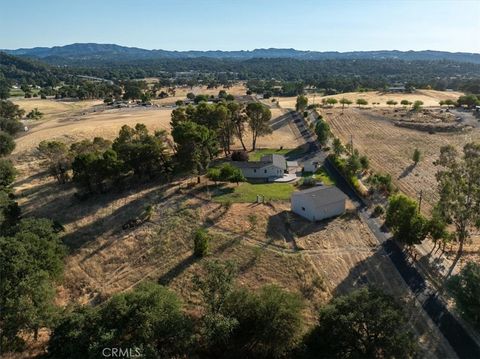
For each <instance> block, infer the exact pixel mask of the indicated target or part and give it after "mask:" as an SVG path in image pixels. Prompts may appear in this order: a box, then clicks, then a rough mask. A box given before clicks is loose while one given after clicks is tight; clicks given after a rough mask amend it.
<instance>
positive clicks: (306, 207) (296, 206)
mask: <svg viewBox="0 0 480 359" xmlns="http://www.w3.org/2000/svg"><path fill="white" fill-rule="evenodd" d="M290 202H291V210H292V212H294V213H296V214H298V215H299V216H302V217H304V218H306V219H308V220H309V221H312V222H315V221H320V220H322V219H326V218H331V217H335V216H339V215H341V214H343V213H345V208H346V202H347V196H346V195H345V194H344V193H343V192H342V191H340V190H339V189H338V188H337V187H335V186H315V187H312V188H309V189H306V190H303V191H297V192H294V193H293V194H292V197H291V200H290Z"/></svg>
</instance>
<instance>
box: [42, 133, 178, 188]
mask: <svg viewBox="0 0 480 359" xmlns="http://www.w3.org/2000/svg"><path fill="white" fill-rule="evenodd" d="M170 148H171V144H170V143H169V141H168V139H167V135H166V133H165V132H164V131H157V132H155V133H154V134H150V133H149V131H148V130H147V128H146V127H145V125H143V124H137V125H136V126H135V127H134V128H132V127H129V126H127V125H125V126H123V127H122V128H121V130H120V132H119V134H118V137H117V138H115V140H114V141H113V142H111V141H108V140H105V139H103V138H100V137H96V138H94V139H93V140H91V141H90V140H83V141H81V142H77V143H74V144H72V145H71V146H70V147H68V146H66V145H65V144H64V143H62V142H59V141H42V142H41V143H40V144H39V146H38V151H39V153H40V155H41V156H42V157H43V158H44V159H45V162H44V165H45V166H46V167H47V168H48V170H49V172H50V174H51V175H52V176H54V177H55V178H56V179H57V181H58V182H59V183H65V182H67V181H69V180H70V179H71V180H73V182H74V183H75V184H76V185H77V186H78V187H79V188H80V189H81V190H82V191H83V192H84V193H87V194H91V193H101V192H106V191H108V190H110V189H111V188H112V187H113V186H121V185H122V184H123V183H124V181H125V180H126V179H128V178H131V177H134V178H137V179H153V178H163V179H168V176H169V175H170V173H171V172H172V160H171V155H170Z"/></svg>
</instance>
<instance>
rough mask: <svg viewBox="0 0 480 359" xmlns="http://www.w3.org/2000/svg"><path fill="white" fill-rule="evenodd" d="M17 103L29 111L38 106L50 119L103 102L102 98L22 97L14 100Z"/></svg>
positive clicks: (46, 118)
mask: <svg viewBox="0 0 480 359" xmlns="http://www.w3.org/2000/svg"><path fill="white" fill-rule="evenodd" d="M12 101H13V102H14V103H15V104H16V105H18V106H20V107H21V108H22V109H24V110H25V111H26V112H27V113H28V112H29V111H31V110H33V109H34V108H38V109H39V110H40V111H41V112H43V113H44V114H45V116H44V119H42V120H41V121H40V122H43V121H45V120H50V119H52V118H60V117H64V116H71V115H73V114H75V113H78V112H81V111H82V110H88V109H90V108H91V107H92V106H94V105H100V104H102V103H103V101H101V100H86V101H62V100H53V99H48V100H40V99H35V98H29V99H28V98H20V99H13V100H12Z"/></svg>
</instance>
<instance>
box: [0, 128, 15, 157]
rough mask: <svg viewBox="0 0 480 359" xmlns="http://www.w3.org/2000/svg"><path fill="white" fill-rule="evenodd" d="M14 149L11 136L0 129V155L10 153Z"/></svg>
mask: <svg viewBox="0 0 480 359" xmlns="http://www.w3.org/2000/svg"><path fill="white" fill-rule="evenodd" d="M14 149H15V141H14V140H13V137H12V136H11V135H10V134H8V133H6V132H3V131H0V157H1V156H6V155H9V154H10V153H12V151H13V150H14Z"/></svg>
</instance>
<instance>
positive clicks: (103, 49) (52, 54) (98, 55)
mask: <svg viewBox="0 0 480 359" xmlns="http://www.w3.org/2000/svg"><path fill="white" fill-rule="evenodd" d="M0 51H3V52H5V53H7V54H10V55H15V56H24V57H30V58H36V59H42V60H45V61H46V62H48V61H49V59H55V61H56V62H58V60H59V59H63V60H65V61H67V62H68V61H70V60H79V59H81V60H89V59H95V60H115V59H117V57H118V56H122V58H123V59H126V60H137V59H161V58H173V59H175V58H199V57H208V58H217V59H222V58H234V59H251V58H294V59H300V60H327V59H352V60H354V59H399V60H407V61H413V60H449V61H458V62H472V63H480V54H479V53H468V52H447V51H435V50H422V51H414V50H409V51H399V50H378V51H348V52H338V51H309V50H295V49H293V48H260V49H254V50H235V51H223V50H207V51H200V50H187V51H176V50H162V49H157V50H147V49H142V48H138V47H128V46H120V45H116V44H98V43H74V44H69V45H64V46H53V47H34V48H19V49H14V50H8V49H4V50H0Z"/></svg>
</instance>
